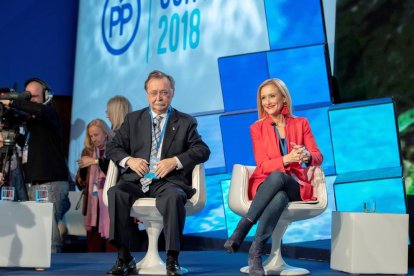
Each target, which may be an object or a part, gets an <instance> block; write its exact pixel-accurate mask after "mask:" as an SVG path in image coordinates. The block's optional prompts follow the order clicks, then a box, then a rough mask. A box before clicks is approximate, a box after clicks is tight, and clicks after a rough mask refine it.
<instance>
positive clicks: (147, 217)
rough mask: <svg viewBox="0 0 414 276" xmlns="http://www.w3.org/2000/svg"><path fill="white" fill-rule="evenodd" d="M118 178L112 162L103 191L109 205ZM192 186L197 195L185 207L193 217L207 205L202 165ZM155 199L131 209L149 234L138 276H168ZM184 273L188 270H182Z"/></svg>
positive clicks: (195, 169)
mask: <svg viewBox="0 0 414 276" xmlns="http://www.w3.org/2000/svg"><path fill="white" fill-rule="evenodd" d="M117 178H118V168H117V167H116V165H115V163H113V162H112V161H111V162H110V164H109V167H108V172H107V174H106V181H105V186H104V191H103V200H104V203H105V204H106V205H108V197H107V192H108V189H109V188H110V187H112V186H114V185H115V184H116V180H117ZM192 186H193V188H195V189H196V193H195V194H194V195H193V197H192V198H191V199H189V200H188V201H187V203H186V205H185V209H186V215H187V216H189V215H193V214H195V213H197V212H199V211H201V210H202V209H203V208H204V206H205V203H206V185H205V173H204V167H203V165H202V164H199V165H197V166H195V168H194V170H193V174H192ZM155 200H156V199H155V198H140V199H138V200H136V201H135V203H134V205H133V206H132V208H131V217H137V218H139V220H140V221H142V222H143V223H144V226H145V229H146V231H147V234H148V250H147V254H146V255H145V257H144V258H143V259H142V260H141V261H139V262H138V263H137V271H138V274H158V275H166V274H167V271H166V268H165V263H164V262H163V261H162V260H161V258H160V255H159V253H158V238H159V236H160V233H161V230H162V228H163V227H164V226H163V222H162V216H161V214H160V213H159V212H158V210H157V208H156V207H155ZM181 271H182V272H183V273H186V272H188V270H187V269H185V268H183V267H182V268H181Z"/></svg>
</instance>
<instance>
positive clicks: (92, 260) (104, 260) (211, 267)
mask: <svg viewBox="0 0 414 276" xmlns="http://www.w3.org/2000/svg"><path fill="white" fill-rule="evenodd" d="M133 255H134V257H135V258H136V259H137V260H139V259H140V258H142V257H143V256H144V252H135V253H134V254H133ZM161 257H162V258H163V259H164V258H165V254H164V253H161ZM115 258H116V253H59V254H53V255H52V265H51V267H50V268H49V269H46V270H45V271H43V272H37V271H35V270H34V269H32V268H4V267H1V268H0V275H37V276H40V275H60V276H63V275H77V276H81V275H105V273H106V271H107V270H108V269H109V268H110V267H111V266H112V265H113V263H114V262H115ZM285 261H286V262H287V263H288V264H290V265H293V266H299V267H303V268H306V269H308V270H309V271H310V272H311V274H312V275H330V276H331V275H350V274H348V273H344V272H339V271H335V270H331V269H330V268H329V263H328V262H318V261H309V260H303V259H285ZM246 264H247V253H237V254H227V253H226V252H224V251H183V252H181V254H180V265H181V266H183V267H186V268H188V269H189V271H190V272H189V273H188V274H186V275H219V276H224V275H226V276H228V275H229V276H230V275H247V274H242V273H240V272H239V268H240V267H242V266H244V265H246ZM360 275H363V274H360ZM382 275H385V274H382ZM408 275H414V269H413V268H411V269H410V270H409V274H408Z"/></svg>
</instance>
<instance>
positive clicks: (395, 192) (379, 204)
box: [334, 177, 406, 214]
mask: <svg viewBox="0 0 414 276" xmlns="http://www.w3.org/2000/svg"><path fill="white" fill-rule="evenodd" d="M334 191H335V198H336V208H337V211H340V212H364V202H372V201H374V202H375V212H377V213H393V214H405V213H406V207H405V195H404V186H403V183H402V179H401V177H396V178H386V179H378V180H370V181H359V182H358V181H357V182H351V183H344V184H337V185H334Z"/></svg>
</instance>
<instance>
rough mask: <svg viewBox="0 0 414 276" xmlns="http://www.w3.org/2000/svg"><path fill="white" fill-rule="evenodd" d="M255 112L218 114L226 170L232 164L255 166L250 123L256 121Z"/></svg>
mask: <svg viewBox="0 0 414 276" xmlns="http://www.w3.org/2000/svg"><path fill="white" fill-rule="evenodd" d="M257 117H258V116H257V112H256V111H254V112H248V113H236V114H224V115H222V116H220V126H221V135H222V140H223V150H224V159H225V163H226V171H227V172H231V171H232V170H233V165H234V164H242V165H251V166H255V165H256V162H255V160H254V155H253V147H252V141H251V138H250V125H252V124H253V123H254V122H256V121H257Z"/></svg>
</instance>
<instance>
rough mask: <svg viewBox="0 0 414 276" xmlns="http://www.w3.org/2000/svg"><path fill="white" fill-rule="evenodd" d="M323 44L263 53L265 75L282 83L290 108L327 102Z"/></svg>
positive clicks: (328, 93) (328, 99)
mask: <svg viewBox="0 0 414 276" xmlns="http://www.w3.org/2000/svg"><path fill="white" fill-rule="evenodd" d="M326 56H327V55H326V53H325V47H324V45H315V46H309V47H302V48H295V49H288V50H282V51H272V52H268V53H267V62H268V66H269V76H270V77H271V78H278V79H281V80H283V81H284V82H285V84H286V85H287V87H288V89H289V92H290V95H291V97H292V104H293V106H307V105H316V106H318V105H322V104H325V105H326V104H330V103H331V92H330V89H329V81H328V71H327V61H326Z"/></svg>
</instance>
